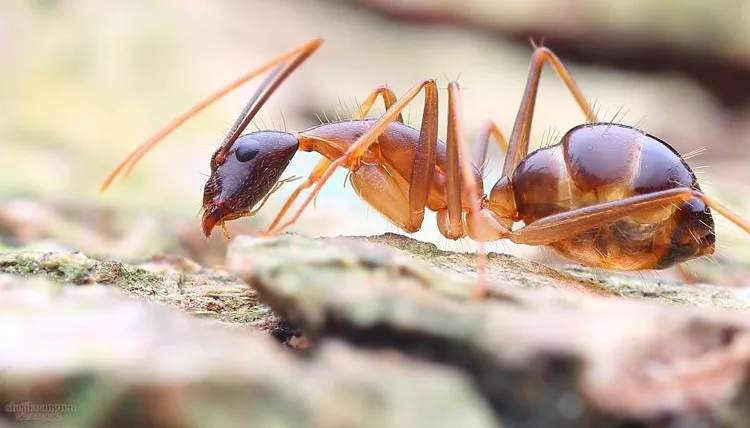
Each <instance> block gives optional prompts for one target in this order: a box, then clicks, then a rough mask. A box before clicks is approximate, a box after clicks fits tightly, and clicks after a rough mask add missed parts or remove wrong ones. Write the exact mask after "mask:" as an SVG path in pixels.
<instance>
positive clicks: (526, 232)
mask: <svg viewBox="0 0 750 428" xmlns="http://www.w3.org/2000/svg"><path fill="white" fill-rule="evenodd" d="M321 43H322V40H321V39H316V40H312V41H310V42H308V43H306V44H304V45H302V46H300V47H297V48H296V49H293V50H291V51H289V52H287V53H285V54H283V55H280V56H279V57H277V58H275V59H274V60H272V61H270V62H268V63H266V64H265V65H263V66H261V67H259V68H258V69H256V70H253V71H251V72H249V73H247V74H246V75H244V76H242V77H241V78H239V79H237V80H236V81H234V82H232V83H231V84H230V85H228V86H226V87H225V88H223V89H221V90H219V91H217V92H216V93H215V94H213V95H212V96H211V97H209V98H208V99H206V100H204V101H203V102H201V103H200V104H198V105H197V106H195V107H194V108H192V109H191V110H189V111H188V112H186V113H185V114H183V115H182V116H180V117H179V118H177V119H175V120H174V121H173V122H172V123H170V124H169V125H167V126H166V127H165V128H163V129H162V130H161V131H160V132H159V133H157V134H156V135H155V136H154V137H152V138H151V139H149V140H148V141H146V142H145V143H144V144H143V145H141V146H140V147H139V148H138V149H136V150H135V151H134V152H133V153H131V155H130V156H128V158H126V159H125V160H124V161H123V162H122V163H121V164H120V165H119V166H118V167H117V168H116V169H115V170H114V171H113V172H112V174H111V175H110V176H109V177H108V178H107V180H106V181H105V182H104V184H103V185H102V190H104V189H106V188H107V187H108V186H109V185H110V183H111V182H112V180H113V179H114V178H115V177H116V176H117V175H118V174H120V173H121V172H122V171H123V170H124V169H125V168H127V169H126V170H125V172H126V173H127V172H129V171H130V170H131V169H132V168H133V166H135V164H136V163H137V162H138V161H139V160H140V158H141V157H143V155H145V154H146V152H147V151H149V150H150V149H151V148H152V147H153V146H154V145H155V144H156V143H158V142H159V141H160V140H161V139H162V138H164V137H165V136H166V135H167V134H169V133H170V132H172V131H173V130H174V129H175V128H177V127H178V126H180V125H181V124H182V123H183V122H185V121H186V120H188V119H189V118H190V117H192V116H193V115H195V114H196V113H198V112H199V111H200V110H201V109H203V108H205V107H206V106H208V105H209V104H211V103H212V102H214V101H215V100H217V99H219V98H220V97H222V96H223V95H225V94H226V93H228V92H229V91H231V90H233V89H234V88H236V87H238V86H240V85H241V84H243V83H245V82H247V81H249V80H250V79H252V78H253V77H255V76H257V75H259V74H261V73H264V72H267V71H269V70H271V69H272V68H274V67H275V68H274V70H273V71H272V72H271V73H270V74H269V76H268V77H267V78H266V80H265V81H264V82H263V83H262V84H261V86H260V88H259V89H258V90H257V91H256V93H255V94H254V96H253V97H252V98H251V99H250V101H249V102H248V103H247V105H246V106H245V108H244V110H243V111H242V113H241V114H240V116H239V117H238V118H237V121H236V122H235V124H234V125H233V127H232V128H231V130H230V131H229V133H228V134H227V136H226V138H225V140H224V143H223V144H222V146H221V147H220V148H219V149H218V150H217V151H216V152H215V153H214V154H213V156H212V157H211V175H210V177H209V179H208V182H207V183H206V185H205V188H204V194H203V205H202V213H203V215H202V226H203V227H202V228H203V233H204V234H205V235H206V237H208V236H209V235H210V234H211V231H212V230H213V229H214V227H216V226H219V227H221V228H222V230H223V231H224V232H225V234H226V235H227V237H228V234H227V232H226V228H225V222H227V221H230V220H234V219H238V218H241V217H247V216H252V215H254V214H256V213H257V212H258V211H259V210H260V209H261V208H262V206H263V204H264V203H265V202H266V201H267V200H268V198H269V197H270V196H271V195H272V194H273V193H274V192H275V191H276V190H278V188H279V187H280V186H281V185H282V184H284V183H286V182H289V181H291V180H290V179H285V180H280V181H279V177H280V176H281V174H282V173H283V171H284V169H285V168H286V166H287V165H288V164H289V162H291V159H292V157H293V156H294V154H295V153H296V152H297V151H298V150H301V151H306V152H311V151H314V152H317V153H319V154H321V155H322V156H323V158H322V159H321V160H320V161H319V162H318V163H317V165H316V166H315V167H314V169H313V171H312V172H311V173H310V175H309V177H308V178H307V180H306V181H304V182H303V183H301V184H300V185H299V186H298V187H297V188H296V190H294V192H293V193H292V194H291V196H290V197H289V199H288V200H287V201H286V203H285V204H284V206H283V208H282V209H281V210H280V211H279V213H278V214H277V216H276V217H275V219H274V221H273V223H272V224H271V226H270V227H269V230H268V232H266V234H268V235H275V234H278V233H280V232H281V231H283V230H285V229H287V228H288V227H290V226H291V225H293V224H294V223H295V222H296V221H297V219H299V217H300V215H301V214H302V212H303V211H304V210H305V208H307V206H308V205H309V204H310V202H312V201H313V199H314V198H315V196H316V195H317V194H318V192H319V191H320V189H321V188H322V187H323V185H325V183H326V181H327V180H328V179H329V178H330V177H331V175H332V174H333V172H334V171H335V170H336V169H337V168H339V167H343V168H346V169H348V170H349V180H350V182H351V184H352V186H353V188H354V189H355V191H356V192H357V194H358V195H359V197H360V198H362V199H363V200H364V201H365V202H367V203H368V204H370V205H371V206H372V207H373V208H374V209H376V210H377V211H378V212H380V213H381V214H383V215H384V216H385V217H386V218H387V219H388V220H390V221H391V222H392V223H393V224H395V225H396V226H398V227H400V228H401V229H403V230H404V231H406V232H409V233H413V232H416V231H417V230H419V229H420V227H421V225H422V222H423V219H424V213H425V208H427V209H430V210H432V211H434V212H436V213H437V216H436V217H437V223H438V228H439V230H440V233H441V234H442V235H444V236H445V237H447V238H449V239H459V238H462V237H465V236H469V237H470V238H471V239H473V240H475V241H477V242H478V243H479V245H480V251H479V252H480V256H481V258H480V266H479V267H480V283H481V273H482V272H483V270H484V256H485V253H484V248H483V246H482V245H483V244H482V243H483V242H487V241H496V240H500V239H510V240H511V241H512V242H515V243H520V244H527V245H545V246H548V247H551V248H552V249H554V250H556V251H557V252H558V253H559V254H561V255H562V256H564V257H565V258H567V259H569V260H571V261H574V262H577V263H580V264H582V265H586V266H590V267H599V268H605V269H614V270H644V269H664V268H668V267H670V266H675V265H679V264H681V263H683V262H686V261H688V260H690V259H693V258H696V257H700V256H703V255H709V254H712V253H713V252H714V246H715V234H714V221H713V217H712V214H711V210H712V209H713V210H715V211H716V212H718V213H719V214H721V215H723V216H725V217H726V218H728V219H729V220H731V221H732V222H733V223H735V224H736V225H738V226H739V227H741V228H742V229H744V230H745V231H746V232H748V233H750V224H749V223H747V222H746V221H744V220H742V219H741V218H740V217H739V216H737V215H736V214H734V213H733V212H731V211H729V210H728V209H726V208H724V207H723V206H722V205H720V204H719V203H717V202H716V201H715V200H714V199H712V198H711V197H709V196H707V195H705V194H704V193H703V192H702V191H701V189H700V186H699V184H698V181H697V179H696V177H695V174H694V173H693V172H692V170H691V169H690V167H689V166H688V164H687V163H686V162H685V160H684V159H683V158H682V157H681V156H680V154H679V153H678V152H677V151H676V150H674V149H673V148H672V147H671V146H669V145H668V144H667V143H666V142H664V141H662V140H660V139H658V138H657V137H654V136H652V135H650V134H647V133H645V132H643V131H641V130H639V129H636V128H633V127H630V126H626V125H621V124H615V123H604V122H600V121H598V119H597V116H596V114H595V113H594V111H593V110H592V109H591V107H590V106H589V105H588V103H587V102H586V99H585V98H584V96H583V93H582V91H581V90H580V89H579V87H578V86H577V84H576V83H575V82H574V80H573V78H572V77H571V75H570V74H569V72H568V71H567V70H566V68H565V67H564V66H563V64H562V62H561V61H560V59H559V58H558V57H557V56H556V55H555V54H554V53H553V52H552V51H551V50H550V49H548V48H546V47H543V46H537V45H534V52H533V54H532V57H531V69H530V71H529V74H528V78H527V84H526V88H525V90H524V94H523V98H522V100H521V105H520V108H519V110H518V114H517V116H516V119H515V123H514V125H513V130H512V133H511V136H510V139H509V140H506V139H505V137H504V136H503V134H502V132H501V131H500V129H499V128H498V126H497V125H496V124H495V123H494V122H492V121H489V122H487V123H486V124H485V126H484V127H483V128H482V132H481V133H480V138H479V141H478V145H477V150H476V153H475V156H474V158H473V162H472V161H470V160H469V155H468V154H467V153H465V151H466V148H465V143H464V142H463V140H462V137H461V135H462V129H461V124H462V118H461V107H460V96H459V86H458V84H457V83H456V82H451V83H450V84H449V85H448V121H447V129H448V132H447V138H446V141H445V142H443V141H440V140H439V139H438V137H437V129H438V96H437V86H436V83H435V80H433V79H427V80H424V81H423V82H421V83H419V84H417V85H415V86H413V87H412V88H411V89H409V90H408V91H407V92H406V93H405V94H404V96H403V97H401V98H400V99H397V97H396V95H395V93H394V92H393V91H392V90H391V89H390V88H388V87H387V86H382V87H379V88H377V89H376V90H374V91H373V92H372V93H371V94H370V95H369V96H368V97H367V98H366V99H365V101H364V102H363V104H362V106H361V108H360V109H359V111H358V112H357V113H356V114H355V115H354V118H353V119H351V120H343V121H339V122H336V123H325V124H322V125H319V126H316V127H313V128H310V129H307V130H304V131H302V132H300V133H299V134H298V136H294V135H292V134H289V133H286V132H279V131H258V132H253V133H249V134H244V135H241V133H242V132H243V130H244V129H245V127H246V126H247V125H248V124H249V123H250V121H251V120H252V118H253V117H254V116H255V114H256V113H257V112H258V111H259V109H260V108H261V107H262V105H263V104H264V103H265V101H266V100H267V99H268V97H270V96H271V94H272V93H273V92H274V91H275V90H276V88H278V86H279V85H280V84H281V83H282V82H283V81H284V79H286V78H287V77H288V76H289V75H290V74H291V73H292V72H293V71H294V70H295V69H296V68H297V67H298V66H299V65H300V64H301V63H302V62H304V61H305V60H306V59H307V58H308V57H309V56H310V55H311V54H312V53H313V52H314V51H315V50H316V49H317V48H318V47H319V46H320V44H321ZM532 44H533V43H532ZM547 62H549V63H550V64H551V65H552V67H553V69H554V70H555V72H556V73H557V75H558V77H559V78H560V79H561V80H562V81H563V83H564V84H565V85H566V86H567V88H568V90H569V91H570V92H571V94H572V95H573V97H574V99H575V101H576V102H577V104H578V106H579V107H580V108H581V110H582V111H583V113H584V114H585V116H586V123H584V124H582V125H579V126H576V127H574V128H572V129H570V130H569V131H568V132H567V133H566V134H565V135H564V136H563V137H562V138H561V139H560V142H559V143H557V144H555V145H552V146H548V147H544V148H541V149H538V150H536V151H534V152H532V153H528V149H529V135H530V129H531V123H532V118H533V114H534V105H535V102H536V96H537V91H538V87H539V80H540V76H541V72H542V69H543V67H544V65H545V63H547ZM422 91H424V97H425V101H424V113H423V119H422V124H421V128H420V129H419V130H417V129H415V128H412V127H410V126H408V125H406V124H404V122H403V117H402V115H401V112H402V110H403V109H404V108H405V107H406V106H407V105H408V104H409V103H410V102H411V101H412V100H413V99H414V98H415V97H416V96H417V95H418V94H419V93H420V92H422ZM378 96H380V97H381V98H382V99H383V102H384V104H385V107H386V111H385V113H384V114H383V115H382V116H381V117H380V118H378V119H365V116H366V115H367V113H368V112H369V110H370V109H371V108H372V106H373V104H374V103H375V102H376V100H377V98H378ZM492 138H494V139H495V140H496V141H497V143H498V144H499V145H500V147H501V149H503V151H505V152H506V157H505V162H504V164H503V170H502V175H501V178H500V180H499V181H498V182H497V183H496V184H495V185H494V187H493V188H492V190H491V191H490V193H489V195H485V194H484V191H483V189H482V181H481V178H482V176H483V172H484V168H485V166H486V164H487V149H488V145H489V142H490V140H491V139H492ZM313 186H314V188H313V190H312V191H311V192H310V194H309V195H308V196H307V198H306V199H305V200H304V202H303V203H302V205H301V206H300V207H299V208H298V209H297V210H296V212H295V213H294V214H293V215H292V217H291V219H289V220H288V221H286V222H283V223H282V219H283V218H284V216H285V214H286V213H287V211H288V210H289V209H290V207H291V206H292V205H293V204H294V202H295V200H296V199H297V197H298V196H299V195H300V193H301V192H302V191H303V190H305V189H309V188H311V187H313ZM259 202H260V205H259V206H258V208H255V209H253V207H254V206H255V205H256V204H258V203H259ZM519 221H522V222H523V223H524V224H525V226H524V227H521V228H519V229H516V230H513V225H514V223H516V222H519ZM486 291H487V290H486V288H485V287H484V286H482V285H481V284H480V286H479V287H477V291H476V293H475V295H476V296H477V297H481V296H484V295H485V294H486Z"/></svg>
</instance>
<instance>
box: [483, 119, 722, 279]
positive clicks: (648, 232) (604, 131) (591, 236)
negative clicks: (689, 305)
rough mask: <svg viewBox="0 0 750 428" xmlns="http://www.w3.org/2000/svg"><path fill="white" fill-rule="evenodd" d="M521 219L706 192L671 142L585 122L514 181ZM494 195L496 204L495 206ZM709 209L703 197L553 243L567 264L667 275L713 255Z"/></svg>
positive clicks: (537, 155) (528, 161) (526, 164)
mask: <svg viewBox="0 0 750 428" xmlns="http://www.w3.org/2000/svg"><path fill="white" fill-rule="evenodd" d="M510 182H511V183H512V189H513V196H514V198H513V199H514V201H513V202H514V203H515V206H516V209H517V211H518V216H517V220H521V221H523V222H524V223H526V224H530V223H533V222H535V221H537V220H539V219H541V218H543V217H548V216H550V215H553V214H558V213H562V212H565V211H571V210H574V209H577V208H581V207H585V206H588V205H593V204H597V203H601V202H608V201H616V200H620V199H622V198H625V197H629V196H637V195H646V194H649V193H653V192H656V191H659V190H667V189H675V188H685V187H687V188H690V189H693V190H695V191H698V192H700V191H701V189H700V186H699V185H698V181H697V179H696V178H695V174H694V173H693V171H692V170H691V169H690V167H689V166H688V164H687V163H686V162H685V161H684V160H683V159H682V157H681V156H680V155H679V154H678V153H677V152H676V151H675V150H674V149H673V148H672V147H670V146H669V145H668V144H667V143H665V142H664V141H662V140H659V139H658V138H656V137H654V136H651V135H648V134H646V133H644V132H641V131H639V130H636V129H634V128H631V127H628V126H625V125H618V124H609V123H595V124H586V125H581V126H578V127H575V128H573V129H571V130H570V131H568V133H567V134H565V136H564V137H563V138H562V140H561V141H560V143H559V144H556V145H554V146H550V147H545V148H542V149H539V150H537V151H535V152H533V153H531V154H529V155H528V156H527V157H526V158H525V159H524V160H522V161H521V163H520V164H519V165H518V167H517V168H516V170H515V171H514V172H513V176H512V178H511V180H510ZM492 200H493V198H492V196H490V204H492ZM714 242H715V235H714V222H713V218H712V217H711V211H710V209H709V208H708V207H707V206H706V204H705V203H703V201H702V200H700V199H697V198H690V199H689V200H687V201H686V202H681V203H674V204H667V205H665V206H663V207H662V208H658V209H653V210H650V211H647V212H641V213H637V214H632V215H628V216H624V217H622V218H620V219H618V220H616V221H614V222H611V223H609V224H607V225H604V226H601V227H597V228H594V229H590V230H587V231H585V232H583V233H579V234H577V235H574V236H571V237H568V238H565V239H562V240H559V241H557V242H553V243H550V244H549V246H550V247H552V248H554V249H555V250H557V251H558V252H559V253H560V254H562V255H564V256H565V257H566V258H567V259H569V260H572V261H575V262H578V263H581V264H583V265H587V266H594V267H602V268H607V269H618V270H641V269H663V268H666V267H670V266H672V265H675V264H678V263H682V262H684V261H687V260H690V259H692V258H695V257H699V256H703V255H707V254H712V253H713V252H714Z"/></svg>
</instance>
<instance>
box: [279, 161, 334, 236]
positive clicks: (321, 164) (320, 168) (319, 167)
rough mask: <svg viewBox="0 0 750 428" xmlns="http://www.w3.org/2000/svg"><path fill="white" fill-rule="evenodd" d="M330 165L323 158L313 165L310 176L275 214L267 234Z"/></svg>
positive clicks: (329, 162)
mask: <svg viewBox="0 0 750 428" xmlns="http://www.w3.org/2000/svg"><path fill="white" fill-rule="evenodd" d="M330 165H331V161H330V160H328V158H323V159H321V160H319V161H318V163H317V164H316V165H315V168H313V170H312V172H311V173H310V176H309V177H307V180H305V181H304V182H303V183H302V184H300V185H299V186H297V188H296V189H294V192H292V194H291V195H290V196H289V198H288V199H287V200H286V202H285V203H284V206H283V207H282V208H281V211H279V213H278V214H276V218H274V219H273V223H271V225H270V226H269V227H268V231H267V233H269V232H270V231H271V230H273V229H274V228H275V227H276V225H277V224H279V222H280V221H281V219H282V218H284V215H286V212H287V211H288V210H289V208H291V206H292V204H294V201H296V200H297V197H298V196H299V194H300V193H301V192H302V191H303V190H305V189H309V188H310V187H312V185H313V184H315V183H316V182H317V181H318V180H320V177H322V176H323V173H325V171H326V169H328V166H330Z"/></svg>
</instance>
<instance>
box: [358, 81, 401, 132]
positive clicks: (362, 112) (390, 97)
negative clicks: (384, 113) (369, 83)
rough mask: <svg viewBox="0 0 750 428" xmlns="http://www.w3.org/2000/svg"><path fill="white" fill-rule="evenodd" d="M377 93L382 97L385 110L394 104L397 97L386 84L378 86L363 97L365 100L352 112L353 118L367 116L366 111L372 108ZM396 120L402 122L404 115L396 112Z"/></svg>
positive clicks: (361, 118) (362, 118)
mask: <svg viewBox="0 0 750 428" xmlns="http://www.w3.org/2000/svg"><path fill="white" fill-rule="evenodd" d="M378 95H380V96H381V97H383V104H385V109H386V110H388V109H389V108H391V106H392V105H394V104H396V100H397V98H396V93H395V92H393V89H391V88H390V87H388V86H387V85H383V86H380V87H379V88H377V89H375V90H374V91H372V92H371V93H370V95H368V96H367V98H365V101H364V102H363V103H362V106H361V107H360V108H359V110H358V111H357V112H356V113H355V114H354V119H355V120H364V119H365V116H367V113H369V112H370V109H372V106H373V104H375V100H377V98H378ZM396 121H397V122H401V123H404V117H403V116H402V115H401V113H399V114H398V117H397V118H396Z"/></svg>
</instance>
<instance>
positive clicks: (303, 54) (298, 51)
mask: <svg viewBox="0 0 750 428" xmlns="http://www.w3.org/2000/svg"><path fill="white" fill-rule="evenodd" d="M321 43H323V39H315V40H311V41H309V42H307V43H305V44H304V45H302V46H298V47H296V48H294V49H292V50H291V51H289V52H286V53H284V54H282V55H279V56H278V57H276V58H274V59H272V60H271V61H269V62H267V63H266V64H263V65H262V66H260V67H258V68H255V69H254V70H251V71H249V72H248V73H245V74H244V75H243V76H241V77H239V78H238V79H236V80H235V81H233V82H231V83H230V84H228V85H227V86H225V87H223V88H221V89H219V90H218V91H216V92H214V93H213V94H211V95H210V96H209V97H208V98H206V99H204V100H203V101H201V102H199V103H198V104H196V105H195V106H193V107H192V108H191V109H190V110H188V111H186V112H185V113H183V114H181V115H180V116H178V117H177V118H175V119H174V120H172V121H171V122H169V123H168V124H167V125H166V126H165V127H164V128H162V129H161V130H159V131H158V132H157V133H156V134H154V135H153V136H152V137H151V138H149V139H148V140H147V141H146V142H144V143H143V144H141V145H140V146H139V147H138V148H136V149H135V150H133V151H132V152H131V153H130V154H129V155H128V156H127V157H126V158H125V159H124V160H123V161H122V162H120V164H119V165H117V167H115V169H114V170H113V171H112V172H111V173H110V175H109V176H108V177H107V178H106V179H105V180H104V183H102V186H101V191H105V190H107V188H108V187H109V186H110V184H112V181H113V180H114V179H115V178H117V176H118V175H119V174H120V173H121V172H123V171H125V175H127V174H128V173H129V172H130V171H131V170H132V169H133V167H135V165H136V164H137V163H138V161H140V160H141V158H142V157H143V156H145V155H146V153H147V152H148V151H150V150H151V149H152V148H154V146H156V145H157V144H158V143H159V142H160V141H161V140H163V139H164V138H165V137H166V136H167V135H169V134H170V133H172V131H174V130H175V129H177V128H179V127H180V126H181V125H182V124H183V123H185V122H187V121H188V120H189V119H190V118H192V117H193V116H195V115H196V114H198V113H200V112H201V111H202V110H203V109H205V108H206V107H208V106H209V105H211V104H213V103H214V102H215V101H217V100H218V99H220V98H221V97H223V96H224V95H226V94H228V93H229V92H232V91H233V90H234V89H237V88H238V87H240V86H242V85H243V84H244V83H246V82H248V81H250V80H252V79H253V78H255V77H257V76H259V75H261V74H263V73H265V72H267V71H268V70H270V69H271V68H273V67H275V66H277V65H279V64H281V63H284V62H286V61H289V60H291V59H293V58H297V59H301V60H304V59H306V58H307V57H308V56H310V55H311V54H312V53H313V52H314V51H315V50H316V49H318V47H319V46H320V45H321ZM290 72H291V71H290ZM282 80H283V78H282Z"/></svg>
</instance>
